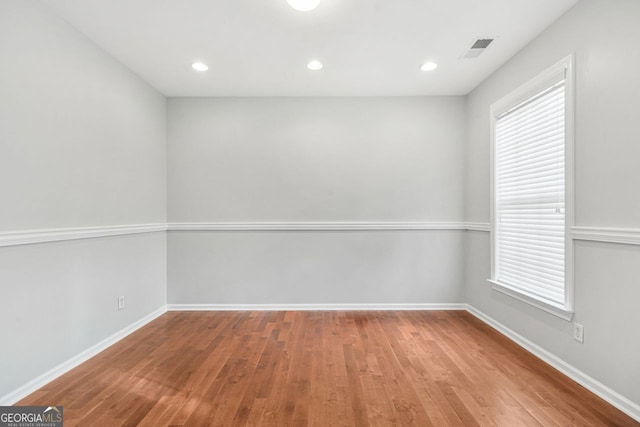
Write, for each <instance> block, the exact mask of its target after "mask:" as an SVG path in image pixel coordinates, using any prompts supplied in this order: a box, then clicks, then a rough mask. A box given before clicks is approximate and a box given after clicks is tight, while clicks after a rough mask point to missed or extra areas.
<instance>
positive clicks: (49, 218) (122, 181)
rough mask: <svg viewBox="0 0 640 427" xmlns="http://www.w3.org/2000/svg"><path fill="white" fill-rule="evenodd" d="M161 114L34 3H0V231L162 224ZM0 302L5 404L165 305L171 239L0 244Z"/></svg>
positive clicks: (157, 101) (138, 84)
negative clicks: (122, 302) (122, 304)
mask: <svg viewBox="0 0 640 427" xmlns="http://www.w3.org/2000/svg"><path fill="white" fill-rule="evenodd" d="M165 106H166V102H165V99H164V97H163V96H161V95H160V94H158V93H157V92H156V91H155V90H154V89H152V88H151V87H149V86H148V85H147V84H146V83H144V82H143V81H142V80H140V79H139V78H138V77H137V76H135V75H133V74H132V73H131V72H129V71H128V70H126V69H125V68H124V67H123V66H122V65H120V64H119V63H117V62H116V61H114V60H113V59H112V58H111V57H109V56H108V55H107V54H106V53H104V52H103V51H102V50H100V49H98V48H97V47H96V46H94V45H93V44H92V43H91V42H90V41H89V40H88V39H86V37H85V36H83V35H81V34H80V33H78V32H77V31H76V30H74V29H73V28H71V27H70V26H69V25H67V24H66V23H65V22H63V21H62V20H60V19H59V18H57V17H55V16H54V15H53V14H52V13H51V12H50V11H48V10H46V9H45V8H44V6H42V5H41V4H40V3H39V2H35V1H2V2H0V153H1V154H0V194H2V208H1V209H0V232H1V231H15V232H18V231H24V230H37V229H44V228H68V227H72V228H73V227H84V226H106V225H125V224H140V223H158V222H160V223H162V222H165V220H166V180H165V174H166V168H165V167H166V143H165V128H166V108H165ZM118 295H124V296H125V298H126V308H125V309H124V310H122V311H118V310H117V296H118ZM0 301H2V310H0V324H2V328H0V342H2V343H4V344H3V350H2V351H1V352H0V378H1V379H2V380H0V397H1V396H3V395H5V394H6V393H8V392H10V391H12V390H14V389H15V388H17V387H18V386H21V385H23V384H25V383H26V382H28V381H29V380H31V379H33V378H35V377H37V376H38V375H40V374H42V373H44V372H45V371H47V370H48V369H51V368H53V367H55V366H57V365H58V364H60V363H62V362H64V361H65V360H67V359H68V358H70V357H71V356H75V355H77V354H78V353H80V352H81V351H83V350H85V349H87V348H88V347H90V346H92V345H94V344H96V343H98V342H100V341H101V340H103V339H104V338H106V337H108V336H109V335H111V334H113V333H115V332H117V331H118V330H120V329H122V328H124V327H125V326H128V325H129V324H131V323H133V322H134V321H135V320H138V319H140V318H142V317H143V316H145V315H147V314H149V313H151V312H152V311H154V310H155V309H158V308H159V307H161V306H162V305H163V304H165V303H166V236H165V234H164V233H155V234H139V235H130V236H121V237H110V238H100V239H88V240H82V241H65V242H53V243H46V244H35V245H26V246H10V247H2V248H0ZM8 343H10V344H8ZM5 344H6V345H5Z"/></svg>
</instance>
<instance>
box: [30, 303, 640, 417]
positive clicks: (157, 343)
mask: <svg viewBox="0 0 640 427" xmlns="http://www.w3.org/2000/svg"><path fill="white" fill-rule="evenodd" d="M20 404H23V405H25V404H34V405H53V404H56V405H64V415H65V427H71V426H75V425H83V426H97V427H102V426H105V427H106V426H135V425H140V426H164V425H172V426H181V425H189V426H207V425H219V426H235V425H238V426H241V425H244V426H271V425H282V426H285V425H286V426H289V425H291V426H298V425H301V426H302V425H314V426H368V425H370V426H411V425H416V426H431V425H433V426H447V425H455V426H475V425H489V426H492V425H497V426H509V427H511V426H521V425H526V426H540V425H542V426H566V425H579V426H589V425H607V426H611V425H621V426H622V425H624V426H631V425H640V424H639V423H636V422H634V421H633V420H632V419H631V418H629V417H627V416H626V415H624V414H623V413H621V412H619V411H618V410H616V409H615V408H613V407H611V406H610V405H608V404H606V403H605V402H604V401H602V400H600V399H599V398H597V397H596V396H594V395H593V394H591V393H589V392H588V391H587V390H585V389H584V388H582V387H580V386H579V385H577V384H576V383H574V382H572V381H571V380H569V379H568V378H567V377H564V376H563V375H561V374H560V373H559V372H557V371H555V370H554V369H552V368H551V367H549V366H548V365H546V364H544V363H543V362H541V361H539V360H538V359H536V358H535V357H533V356H532V355H530V354H529V353H527V352H525V351H524V350H522V349H520V348H519V347H518V346H516V345H515V344H513V343H512V342H511V341H509V340H508V339H506V338H505V337H503V336H502V335H500V334H498V333H497V332H495V331H494V330H493V329H491V328H489V327H488V326H486V325H484V324H483V323H482V322H480V321H478V320H477V319H475V318H474V317H473V316H471V315H470V314H468V313H466V312H170V313H167V314H165V315H163V316H162V317H160V318H159V319H157V320H155V321H153V322H152V323H150V324H149V325H147V326H145V327H144V328H142V329H140V330H139V331H137V332H135V333H134V334H132V335H130V336H129V337H127V338H126V339H124V340H122V341H120V342H119V343H117V344H116V345H114V346H112V347H110V348H109V349H107V350H106V351H104V352H102V353H101V354H99V355H98V356H96V357H95V358H93V359H91V360H90V361H88V362H86V363H84V364H82V365H81V366H79V367H78V368H76V369H74V370H72V371H70V372H69V373H67V374H66V375H64V376H62V377H60V378H59V379H57V380H55V381H53V382H51V383H50V384H48V385H47V386H46V387H43V388H42V389H41V390H39V391H37V392H35V393H34V394H32V395H31V396H29V397H27V398H26V399H24V400H23V401H21V402H20Z"/></svg>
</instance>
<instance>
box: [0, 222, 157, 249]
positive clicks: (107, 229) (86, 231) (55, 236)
mask: <svg viewBox="0 0 640 427" xmlns="http://www.w3.org/2000/svg"><path fill="white" fill-rule="evenodd" d="M166 230H167V225H166V224H164V223H159V224H128V225H109V226H104V227H75V228H48V229H39V230H17V231H8V232H0V247H2V246H16V245H28V244H33V243H47V242H59V241H64V240H78V239H91V238H96V237H109V236H122V235H126V234H140V233H155V232H158V231H166Z"/></svg>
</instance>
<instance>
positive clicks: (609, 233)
mask: <svg viewBox="0 0 640 427" xmlns="http://www.w3.org/2000/svg"><path fill="white" fill-rule="evenodd" d="M571 232H572V236H573V240H586V241H592V242H605V243H620V244H625V245H640V229H638V228H613V227H583V226H575V227H572V229H571Z"/></svg>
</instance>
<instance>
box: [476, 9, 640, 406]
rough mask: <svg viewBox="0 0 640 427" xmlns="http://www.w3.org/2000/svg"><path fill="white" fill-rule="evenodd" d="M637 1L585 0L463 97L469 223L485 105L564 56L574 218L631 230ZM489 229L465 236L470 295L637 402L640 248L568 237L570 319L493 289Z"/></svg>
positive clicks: (482, 215) (637, 137)
mask: <svg viewBox="0 0 640 427" xmlns="http://www.w3.org/2000/svg"><path fill="white" fill-rule="evenodd" d="M639 22H640V2H638V1H636V0H613V1H610V0H607V1H605V0H582V1H580V2H579V3H578V4H577V5H576V6H575V7H574V8H572V9H571V10H570V11H569V12H568V13H567V14H565V15H564V16H563V17H562V18H560V19H559V20H558V21H557V22H556V23H554V24H553V25H552V26H551V27H549V28H548V29H547V30H546V31H545V32H544V33H542V34H541V35H540V36H539V37H538V38H537V39H536V40H535V41H533V42H532V43H531V44H530V45H528V46H527V47H526V48H525V49H523V50H522V51H521V52H520V53H519V54H518V55H517V56H515V57H514V58H513V59H512V60H510V61H509V62H508V63H507V64H506V65H504V66H503V67H502V68H501V69H500V70H498V71H497V72H496V73H495V74H494V75H492V76H491V77H490V78H489V79H488V80H486V81H485V82H484V83H483V84H482V85H481V86H479V87H478V88H476V89H475V90H474V91H473V92H472V93H471V94H470V95H469V96H468V100H467V149H466V158H467V164H466V189H467V197H466V199H467V219H468V220H469V221H475V222H488V221H489V144H490V141H489V106H490V105H491V103H493V102H494V101H496V100H498V99H500V98H501V97H503V96H504V95H506V94H508V93H509V92H510V91H512V90H513V89H515V88H517V87H518V86H519V85H521V84H522V83H524V82H526V81H527V80H528V79H530V78H531V77H534V76H535V75H536V74H537V73H539V72H540V71H542V70H544V69H545V68H547V67H549V66H551V65H552V64H554V63H555V62H556V61H558V60H560V59H561V58H563V57H565V56H566V55H568V54H570V53H575V59H576V84H577V86H576V94H577V102H576V140H575V141H576V151H575V168H576V175H575V177H576V182H575V186H576V194H575V198H576V202H575V205H576V225H578V226H593V227H629V228H640V197H638V190H637V183H638V182H640V168H639V167H638V159H640V144H639V143H638V142H639V141H640V127H639V126H638V112H639V111H640V81H639V80H638V69H640V50H638V48H637V42H638V40H640V26H639V25H638V23H639ZM489 238H490V236H489V233H476V232H472V233H468V237H467V257H468V263H467V302H468V303H469V304H471V305H472V306H474V307H476V308H478V309H479V310H481V311H483V312H484V313H486V314H488V315H489V316H491V317H493V318H494V319H496V320H498V321H499V322H501V323H503V324H504V325H506V326H508V327H509V328H511V329H513V330H514V331H516V332H517V333H519V334H521V335H523V336H524V337H526V338H528V339H530V340H531V341H533V342H534V343H536V344H538V345H540V346H541V347H543V348H545V349H547V350H548V351H550V352H552V353H553V354H555V355H557V356H559V357H560V358H562V359H564V360H565V361H567V362H568V363H570V364H572V365H574V366H575V367H577V368H578V369H580V370H582V371H583V372H585V373H587V374H588V375H590V376H592V377H593V378H595V379H596V380H598V381H600V382H602V383H603V384H605V385H607V386H609V387H610V388H612V389H614V390H616V391H617V392H619V393H621V394H622V395H624V396H626V397H627V398H629V399H631V400H632V401H634V402H636V403H640V364H639V363H638V354H640V340H638V339H637V332H635V331H636V329H637V325H640V311H638V309H637V302H638V301H640V286H638V277H640V267H639V266H640V247H638V246H623V245H616V244H610V243H594V242H579V241H576V242H574V244H575V293H576V295H575V311H576V314H575V321H577V322H579V323H581V324H583V325H584V328H585V329H584V330H585V332H584V333H585V342H584V344H580V343H578V342H576V341H574V340H573V339H572V325H571V323H569V322H565V321H563V320H560V319H559V318H556V317H554V316H552V315H550V314H547V313H545V312H542V311H540V310H537V309H534V308H532V307H530V306H528V305H526V304H523V303H521V302H519V301H516V300H514V299H512V298H510V297H508V296H505V295H503V294H500V293H497V292H495V291H492V290H491V287H490V285H489V284H488V283H487V282H486V281H485V279H487V278H488V277H489V274H490V264H489V263H490V259H489Z"/></svg>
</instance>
